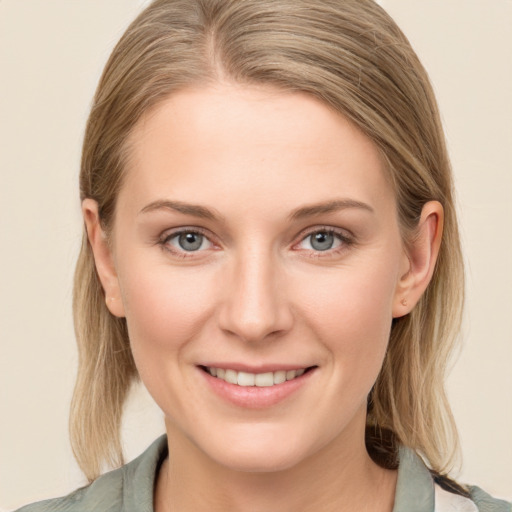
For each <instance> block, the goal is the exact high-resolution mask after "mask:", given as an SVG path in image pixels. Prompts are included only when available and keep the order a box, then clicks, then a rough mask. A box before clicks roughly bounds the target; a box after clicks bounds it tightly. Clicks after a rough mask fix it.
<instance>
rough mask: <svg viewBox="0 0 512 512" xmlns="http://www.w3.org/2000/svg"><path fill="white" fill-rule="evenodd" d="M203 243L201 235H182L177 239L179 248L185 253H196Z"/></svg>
mask: <svg viewBox="0 0 512 512" xmlns="http://www.w3.org/2000/svg"><path fill="white" fill-rule="evenodd" d="M202 243H203V235H199V234H197V233H184V234H182V235H180V237H179V244H180V247H181V248H182V249H183V250H185V251H197V249H199V248H200V247H201V244H202Z"/></svg>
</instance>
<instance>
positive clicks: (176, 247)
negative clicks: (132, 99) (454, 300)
mask: <svg viewBox="0 0 512 512" xmlns="http://www.w3.org/2000/svg"><path fill="white" fill-rule="evenodd" d="M129 151H130V158H129V163H128V168H127V173H126V180H125V182H124V184H123V187H122V189H121V192H120V195H119V198H118V203H117V210H116V217H115V222H114V228H113V241H112V243H113V245H112V247H113V253H112V254H113V267H114V268H115V276H114V277H113V281H114V282H115V284H114V285H113V288H111V290H114V291H113V292H112V291H111V290H110V291H109V290H107V293H109V294H111V295H112V296H113V298H114V299H116V297H115V295H116V294H117V293H118V294H119V296H118V297H117V301H112V304H113V305H111V306H110V307H111V310H112V311H113V312H114V313H115V314H118V315H121V316H126V320H127V324H128V329H129V336H130V340H131V346H132V350H133V355H134V358H135V362H136V364H137V368H138V370H139V373H140V377H141V379H142V381H143V382H144V384H145V385H146V387H147V388H148V390H149V392H150V393H151V395H152V396H153V397H154V399H155V400H156V402H157V403H158V405H159V406H160V407H161V409H162V410H163V412H164V413H165V416H166V422H167V427H168V431H169V435H170V443H172V442H173V440H174V441H175V442H178V441H181V442H182V444H183V443H185V445H187V446H189V449H190V450H194V451H195V452H196V454H199V456H201V457H203V456H204V457H207V458H208V459H209V460H210V461H211V460H213V461H215V462H217V463H220V464H222V465H224V466H228V467H231V468H236V469H242V470H253V471H266V470H276V469H284V468H289V467H292V466H294V465H296V464H299V463H300V462H301V461H305V460H306V459H307V458H308V457H311V456H315V455H317V454H319V453H322V452H325V449H329V450H333V449H334V450H336V449H338V451H339V450H349V451H350V450H352V449H356V448H355V447H358V448H360V447H361V446H364V445H363V439H364V425H365V417H366V401H367V395H368V393H369V391H370V389H371V387H372V385H373V383H374V382H375V379H376V378H377V375H378V373H379V370H380V368H381V365H382V361H383V358H384V354H385V351H386V347H387V343H388V338H389V333H390V326H391V321H392V318H393V316H399V315H400V314H401V313H400V308H401V307H402V306H401V305H400V300H401V298H402V297H401V296H400V294H401V287H400V282H401V278H402V277H403V276H404V275H405V274H406V273H407V271H408V268H409V260H408V258H407V255H406V254H405V252H404V247H403V244H402V240H401V237H400V232H399V226H398V223H397V212H396V206H395V198H394V194H393V190H392V188H391V186H390V184H389V183H388V181H387V179H386V176H385V171H384V166H383V162H382V160H381V158H380V157H379V153H378V151H377V150H376V148H375V147H374V145H373V144H372V143H371V141H370V140H369V139H368V138H367V137H366V136H364V135H363V134H362V133H361V132H360V131H359V130H358V129H356V128H355V127H354V126H353V125H352V124H350V123H349V122H348V121H347V120H346V119H344V118H343V117H340V115H338V114H336V113H333V112H332V111H330V110H329V109H328V108H327V107H326V106H324V105H323V104H322V103H320V102H319V101H318V100H316V99H313V98H312V97H309V96H307V95H305V94H300V93H296V94H292V93H283V92H279V91H276V90H273V89H266V88H255V87H242V86H234V85H231V86H228V85H222V86H221V85H219V86H217V87H211V88H198V89H189V90H185V91H183V92H179V93H176V94H174V95H173V96H171V97H170V98H169V99H167V100H166V101H164V102H162V103H161V104H160V105H159V106H158V107H157V108H156V109H155V110H153V111H152V112H151V113H150V114H148V115H146V116H145V117H144V118H143V119H142V120H141V121H140V122H139V123H138V125H137V126H136V128H135V130H134V132H133V133H132V135H131V138H130V146H129ZM117 286H118V288H117ZM116 290H118V291H116ZM208 370H211V372H212V373H214V374H215V373H217V375H219V376H217V377H216V376H213V375H211V374H210V373H208ZM296 371H298V372H296ZM303 372H304V373H303ZM301 374H302V375H301ZM294 375H295V378H293V377H294ZM222 377H224V378H222ZM286 378H289V379H290V380H285V381H284V382H283V380H284V379H286ZM226 380H227V381H226ZM235 381H236V382H237V383H236V384H235V383H234V382H235ZM244 384H248V385H244Z"/></svg>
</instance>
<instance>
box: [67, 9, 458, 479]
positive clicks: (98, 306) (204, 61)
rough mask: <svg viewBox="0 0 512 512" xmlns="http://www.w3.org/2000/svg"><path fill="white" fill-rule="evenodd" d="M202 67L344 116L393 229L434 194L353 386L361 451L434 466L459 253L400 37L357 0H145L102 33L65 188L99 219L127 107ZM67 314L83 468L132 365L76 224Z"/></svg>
mask: <svg viewBox="0 0 512 512" xmlns="http://www.w3.org/2000/svg"><path fill="white" fill-rule="evenodd" d="M215 81H232V82H236V83H239V84H267V85H268V86H272V87H277V88H280V89H282V90H283V91H303V92H306V93H310V94H311V95H313V96H315V97H316V98H318V99H319V100H320V101H322V102H324V104H326V105H328V106H329V107H330V108H332V109H334V110H336V111H337V112H339V113H340V114H341V115H344V116H345V117H346V118H348V119H349V120H351V121H352V122H353V123H354V124H355V125H356V126H358V127H359V129H361V130H362V131H363V132H364V133H365V134H366V135H367V136H368V137H369V138H370V139H371V140H372V141H373V142H374V144H375V145H376V146H377V147H378V148H379V149H380V151H381V153H382V155H383V157H384V158H385V160H386V161H387V164H388V171H389V177H390V180H391V182H392V183H393V186H394V190H395V193H396V198H397V205H398V215H399V221H400V225H401V228H402V232H403V236H404V240H405V243H407V240H408V238H409V237H410V236H413V235H414V229H415V227H416V225H417V222H418V219H419V218H420V213H421V209H422V207H423V205H424V204H425V203H426V202H428V201H430V200H437V201H440V202H441V204H442V205H443V207H444V237H443V243H442V246H441V250H440V255H439V259H438V262H437V265H436V269H435V272H434V276H433V279H432V281H431V284H430V285H429V287H428V289H427V292H426V293H425V295H424V296H423V297H422V299H421V301H420V302H419V304H417V305H416V307H415V308H414V310H413V311H412V313H411V314H409V315H407V316H405V317H403V318H399V319H396V320H395V321H394V322H393V325H392V330H391V339H390V343H389V348H388V351H387V355H386V358H385V361H384V366H383V368H382V371H381V373H380V375H379V377H378V379H377V382H376V383H375V386H374V388H373V390H372V392H371V395H370V397H369V404H370V405H369V411H368V424H369V426H370V427H371V429H370V430H369V432H372V434H371V435H370V434H368V435H367V444H368V446H369V451H370V453H373V454H375V453H377V454H378V453H386V452H387V453H388V454H389V455H390V457H392V456H393V453H394V451H395V448H396V446H397V444H398V443H403V444H405V445H408V446H410V447H411V448H413V449H415V450H416V451H417V452H418V453H420V454H421V455H423V456H424V457H425V459H426V460H427V461H428V462H429V464H430V466H431V467H432V469H433V470H435V471H437V472H444V471H447V470H448V469H449V467H450V463H451V460H452V457H453V455H454V454H455V452H456V449H457V435H456V431H455V426H454V423H453V419H452V416H451V412H450V408H449V406H448V403H447V401H446V395H445V391H444V372H445V368H446V364H447V361H448V357H449V355H450V353H451V351H452V348H453V345H454V342H455V338H456V335H457V332H458V329H459V325H460V317H461V308H462V300H463V286H464V283H463V267H462V258H461V253H460V244H459V235H458V229H457V221H456V217H455V207H454V199H453V192H452V178H451V171H450V164H449V160H448V156H447V152H446V147H445V143H444V136H443V131H442V127H441V123H440V120H439V114H438V110H437V105H436V102H435V98H434V95H433V92H432V88H431V85H430V83H429V79H428V76H427V74H426V72H425V70H424V69H423V67H422V66H421V64H420V62H419V61H418V58H417V56H416V55H415V53H414V51H413V50H412V49H411V47H410V45H409V43H408V41H407V39H406V38H405V36H404V35H403V34H402V32H401V31H400V30H399V28H398V27H397V26H396V24H395V23H394V22H393V20H392V19H391V18H390V17H389V16H388V15H387V14H386V13H385V12H384V11H383V10H382V9H381V8H380V7H379V6H378V5H377V4H375V3H374V2H372V1H371V0H315V1H312V0H156V1H155V2H153V3H152V4H151V5H150V6H149V7H148V8H147V9H146V10H145V11H144V12H143V13H141V15H140V16H139V17H138V18H137V19H136V20H135V21H134V22H133V23H132V25H131V26H130V27H129V28H128V30H127V31H126V33H125V34H124V35H123V37H122V39H121V40H120V42H119V43H118V45H117V46H116V48H115V49H114V51H113V53H112V55H111V57H110V59H109V61H108V63H107V65H106V67H105V70H104V73H103V76H102V78H101V81H100V84H99V86H98V89H97V92H96V96H95V99H94V104H93V107H92V111H91V114H90V117H89V120H88V124H87V128H86V133H85V138H84V144H83V153H82V165H81V173H80V193H81V198H82V199H83V198H85V197H88V198H92V199H94V200H96V201H97V202H98V206H99V212H100V217H101V221H102V224H103V226H104V229H105V231H106V232H107V233H108V232H109V230H110V229H111V226H112V220H113V217H114V215H115V204H116V198H117V194H118V192H119V189H120V187H121V186H122V182H123V168H124V166H123V158H124V155H125V151H126V140H127V137H128V135H129V134H130V132H131V131H132V129H133V127H134V126H135V124H136V123H137V121H138V119H140V117H141V115H142V114H143V113H144V112H146V111H147V110H148V109H150V108H152V107H154V106H155V105H156V104H158V102H159V101H161V100H162V99H164V98H165V97H167V96H168V95H169V94H172V92H174V91H177V90H179V89H182V88H185V87H187V86H191V85H195V86H197V85H202V84H208V83H212V82H215ZM74 315H75V326H76V333H77V339H78V345H79V356H80V357H79V370H78V379H77V385H76V389H75V394H74V399H73V406H72V412H71V436H72V444H73V447H74V451H75V454H76V457H77V459H78V462H79V464H80V466H81V468H82V469H83V470H84V472H85V474H86V475H87V476H88V478H89V479H94V478H95V477H96V476H98V474H99V472H100V470H101V467H102V465H103V464H104V463H105V462H106V463H108V464H114V465H115V464H120V463H121V461H122V452H121V446H120V440H119V425H120V420H121V414H122V406H123V402H124V399H125V396H126V393H127V389H128V387H129V384H130V381H131V380H132V379H133V378H134V377H135V376H136V369H135V365H134V362H133V359H132V356H131V352H130V348H129V341H128V336H127V329H126V325H125V322H124V321H123V320H120V319H118V318H115V317H113V316H112V315H110V313H109V312H108V310H107V308H106V306H105V302H104V296H103V291H102V289H101V286H100V283H99V280H98V277H97V275H96V271H95V268H94V264H93V260H92V254H91V248H90V246H89V244H88V242H87V239H86V238H84V243H83V246H82V251H81V253H80V257H79V261H78V266H77V271H76V276H75V295H74ZM379 432H381V433H382V432H387V433H388V434H386V435H383V434H379ZM395 455H396V454H395ZM377 458H378V457H377ZM384 459H385V458H384ZM384 459H381V462H382V460H384ZM389 460H391V459H389ZM382 463H383V464H385V462H382Z"/></svg>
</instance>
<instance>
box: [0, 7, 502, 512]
mask: <svg viewBox="0 0 512 512" xmlns="http://www.w3.org/2000/svg"><path fill="white" fill-rule="evenodd" d="M142 3H143V2H142V1H140V0H139V1H136V0H108V1H105V0H0V233H1V237H0V262H1V264H0V314H1V317H0V322H1V323H0V336H1V342H0V508H2V507H3V508H4V509H6V510H8V509H11V508H14V507H17V506H19V505H21V504H23V503H26V502H30V501H33V500H36V499H42V498H45V497H52V496H56V495H59V494H63V493H66V492H69V491H70V490H72V489H73V488H75V487H76V486H78V485H80V484H81V483H82V482H83V481H82V480H81V476H80V473H79V471H78V470H77V468H76V466H75V464H74V462H73V459H72V456H71V453H70V448H69V443H68V436H67V414H68V404H69V400H70V395H71V390H72V385H73V379H74V373H75V366H76V353H75V347H74V339H73V331H72V324H71V311H70V309H71V308H70V302H71V278H72V271H73V265H74V260H75V257H76V253H77V248H78V245H79V240H80V236H79V231H80V219H79V205H78V197H77V172H78V163H79V152H80V144H81V137H82V133H83V127H84V123H85V119H86V115H87V110H88V106H89V104H90V100H91V97H92V94H93V91H94V88H95V85H96V82H97V79H98V77H99V73H100V71H101V68H102V65H103V64H104V62H105V60H106V58H107V56H108V54H109V51H110V49H111V48H112V46H113V44H114V43H115V42H116V40H117V39H118V38H119V36H120V35H121V33H122V31H123V29H124V28H125V27H126V25H127V23H128V22H129V20H131V19H132V18H133V16H134V15H135V14H136V12H137V11H138V10H139V9H140V6H141V5H142ZM382 4H383V5H384V7H386V8H387V9H388V10H389V12H390V13H391V14H392V15H393V16H394V17H395V19H396V20H397V21H398V23H399V24H400V25H401V26H402V28H403V30H404V31H405V32H406V34H407V35H408V36H409V37H410V39H411V41H412V43H413V45H414V46H415V48H416V50H417V52H418V53H419V55H420V57H421V58H422V59H423V61H424V64H425V65H426V67H427V69H428V70H429V72H430V74H431V77H432V80H433V82H434V85H435V88H436V91H437V93H438V98H439V102H440V105H441V110H442V112H443V118H444V122H445V126H446V131H447V136H448V142H449V147H450V150H451V155H452V159H453V163H454V168H455V173H456V182H457V187H458V193H459V209H460V213H461V222H462V229H463V238H464V245H465V253H466V256H467V260H468V301H467V317H466V322H465V329H464V345H465V346H464V350H463V352H462V355H461V357H460V358H459V360H458V362H457V364H456V365H455V367H454V370H453V372H452V374H451V376H450V379H449V390H450V395H451V398H452V402H453V406H454V411H455V415H456V419H457V421H458V424H459V427H460V433H461V438H462V446H463V453H464V465H463V470H462V472H461V477H460V478H461V480H462V481H465V482H471V483H476V484H478V485H480V486H481V487H483V488H485V489H486V490H488V491H489V492H491V493H494V494H496V495H498V496H502V497H506V498H508V499H512V467H511V461H512V372H511V370H510V366H511V362H512V263H511V262H512V257H511V255H512V227H511V226H512V222H511V221H512V201H511V199H512V98H511V95H512V35H511V34H512V2H511V1H510V0H491V1H487V0H438V1H433V0H422V1H420V0H415V1H411V0H384V1H383V2H382ZM160 432H163V424H162V419H161V416H160V413H159V411H158V410H156V406H154V405H152V403H151V402H150V400H148V398H147V397H146V394H145V393H144V392H143V391H142V390H136V391H135V392H134V394H133V396H132V399H131V401H130V403H129V405H128V408H127V417H126V422H125V426H124V434H123V435H124V439H125V443H126V451H127V455H128V458H131V457H133V456H134V455H136V454H137V453H138V452H140V451H141V450H142V449H143V448H144V447H145V446H146V445H147V444H149V443H150V442H151V441H152V440H153V439H154V438H155V437H156V435H157V434H158V433H160Z"/></svg>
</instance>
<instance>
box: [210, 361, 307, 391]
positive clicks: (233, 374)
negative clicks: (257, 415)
mask: <svg viewBox="0 0 512 512" xmlns="http://www.w3.org/2000/svg"><path fill="white" fill-rule="evenodd" d="M206 370H207V371H208V373H209V374H210V375H212V376H213V377H217V378H218V379H221V380H224V381H226V382H229V383H230V384H238V385H239V386H244V387H246V386H257V387H270V386H273V385H275V384H282V383H283V382H285V381H287V380H293V379H295V378H297V377H300V376H301V375H303V374H304V372H305V371H306V369H305V368H301V369H300V370H288V371H285V370H278V371H277V372H266V373H249V372H237V371H235V370H225V369H224V368H214V367H210V366H208V367H207V368H206Z"/></svg>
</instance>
